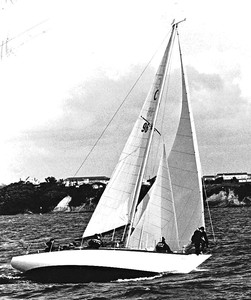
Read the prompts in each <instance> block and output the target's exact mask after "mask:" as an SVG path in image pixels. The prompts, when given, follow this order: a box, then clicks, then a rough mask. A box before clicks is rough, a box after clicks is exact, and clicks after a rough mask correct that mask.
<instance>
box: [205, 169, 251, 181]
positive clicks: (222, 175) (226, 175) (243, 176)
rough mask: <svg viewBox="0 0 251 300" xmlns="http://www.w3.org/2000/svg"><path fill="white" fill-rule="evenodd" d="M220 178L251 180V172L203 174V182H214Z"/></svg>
mask: <svg viewBox="0 0 251 300" xmlns="http://www.w3.org/2000/svg"><path fill="white" fill-rule="evenodd" d="M219 179H222V181H233V180H236V181H238V182H251V174H248V173H247V172H242V173H218V174H216V175H206V176H203V182H205V183H209V182H214V181H217V180H219Z"/></svg>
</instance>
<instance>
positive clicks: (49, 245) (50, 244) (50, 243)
mask: <svg viewBox="0 0 251 300" xmlns="http://www.w3.org/2000/svg"><path fill="white" fill-rule="evenodd" d="M54 241H55V240H54V239H50V240H49V241H48V242H46V243H45V245H46V248H45V250H44V251H45V252H51V251H52V250H53V244H54Z"/></svg>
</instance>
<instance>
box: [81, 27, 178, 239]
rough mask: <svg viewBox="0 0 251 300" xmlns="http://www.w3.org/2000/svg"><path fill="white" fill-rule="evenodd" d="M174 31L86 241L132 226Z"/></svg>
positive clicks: (89, 225) (88, 229) (92, 219)
mask: <svg viewBox="0 0 251 300" xmlns="http://www.w3.org/2000/svg"><path fill="white" fill-rule="evenodd" d="M175 30H176V27H175V26H173V28H172V33H171V36H170V39H169V42H168V45H167V48H166V50H165V53H164V56H163V58H162V61H161V64H160V66H159V68H158V71H157V73H156V75H155V79H154V82H153V84H152V86H151V88H150V91H149V93H148V95H147V98H146V100H145V103H144V105H143V108H142V110H141V112H140V114H139V116H138V119H137V121H136V123H135V125H134V127H133V130H132V132H131V134H130V136H129V138H128V140H127V142H126V145H125V147H124V149H123V151H122V154H121V156H120V158H119V162H118V164H117V166H116V167H115V170H114V172H113V174H112V176H111V179H110V181H109V183H108V185H107V187H106V189H105V191H104V193H103V195H102V197H101V199H100V200H99V203H98V205H97V207H96V209H95V211H94V213H93V215H92V217H91V220H90V222H89V223H88V225H87V227H86V230H85V232H84V234H83V237H87V236H91V235H94V234H95V233H102V232H107V231H110V230H113V229H115V228H118V227H121V226H124V225H126V224H128V223H129V222H130V218H131V213H132V206H133V205H135V201H137V199H135V198H136V197H135V193H136V192H135V191H136V190H138V189H139V188H140V186H141V182H140V180H139V177H140V174H142V165H143V162H144V161H145V160H146V152H147V149H148V148H149V140H150V139H151V137H152V130H154V122H156V114H157V111H158V107H159V103H160V99H161V97H160V96H161V95H160V94H161V90H162V85H163V81H164V78H165V75H166V71H167V67H168V64H169V59H170V50H171V48H172V44H173V38H174V36H175V35H174V32H175Z"/></svg>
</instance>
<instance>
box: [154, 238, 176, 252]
mask: <svg viewBox="0 0 251 300" xmlns="http://www.w3.org/2000/svg"><path fill="white" fill-rule="evenodd" d="M156 251H157V252H162V253H173V251H172V250H171V249H170V247H169V246H168V245H167V243H166V241H165V238H164V237H162V240H161V242H158V244H157V245H156Z"/></svg>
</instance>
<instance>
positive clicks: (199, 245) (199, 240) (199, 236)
mask: <svg viewBox="0 0 251 300" xmlns="http://www.w3.org/2000/svg"><path fill="white" fill-rule="evenodd" d="M191 240H192V243H193V244H194V247H195V254H197V255H199V254H200V252H201V251H202V252H203V251H204V249H205V247H208V238H207V234H206V232H205V229H204V227H203V226H202V227H200V228H197V229H196V230H195V232H194V233H193V236H192V239H191Z"/></svg>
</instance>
